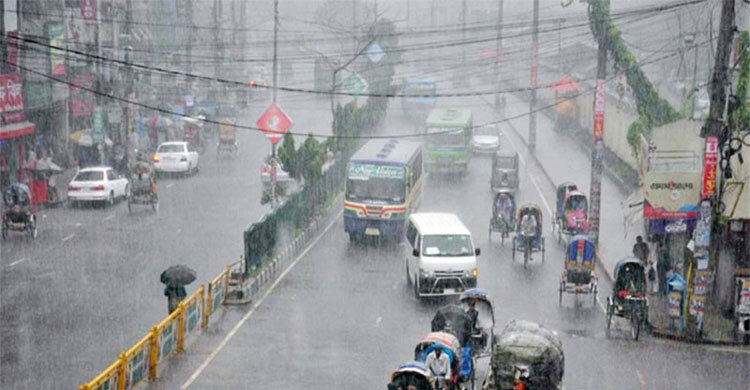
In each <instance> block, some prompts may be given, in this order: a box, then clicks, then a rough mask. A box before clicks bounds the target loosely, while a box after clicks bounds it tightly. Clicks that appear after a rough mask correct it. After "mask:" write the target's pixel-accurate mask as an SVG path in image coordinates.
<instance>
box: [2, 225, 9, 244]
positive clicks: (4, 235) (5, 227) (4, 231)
mask: <svg viewBox="0 0 750 390" xmlns="http://www.w3.org/2000/svg"><path fill="white" fill-rule="evenodd" d="M2 230H3V233H2V235H3V240H4V239H6V238H8V227H7V226H5V224H3V228H2Z"/></svg>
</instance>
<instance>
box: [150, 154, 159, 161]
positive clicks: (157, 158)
mask: <svg viewBox="0 0 750 390" xmlns="http://www.w3.org/2000/svg"><path fill="white" fill-rule="evenodd" d="M151 159H152V160H154V162H159V156H157V155H154V157H152V158H151Z"/></svg>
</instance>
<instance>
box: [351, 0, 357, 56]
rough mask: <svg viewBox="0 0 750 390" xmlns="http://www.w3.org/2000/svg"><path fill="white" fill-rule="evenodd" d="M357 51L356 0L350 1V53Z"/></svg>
mask: <svg viewBox="0 0 750 390" xmlns="http://www.w3.org/2000/svg"><path fill="white" fill-rule="evenodd" d="M355 50H357V0H352V53H354V51H355Z"/></svg>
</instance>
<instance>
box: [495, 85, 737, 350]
mask: <svg viewBox="0 0 750 390" xmlns="http://www.w3.org/2000/svg"><path fill="white" fill-rule="evenodd" d="M507 102H508V104H507V107H508V108H506V116H509V117H510V116H515V115H518V114H521V113H523V112H524V111H525V112H528V101H527V100H523V99H520V98H519V97H518V96H516V95H508V96H507ZM546 112H547V111H543V112H538V113H537V145H536V153H535V155H536V156H538V157H542V158H538V159H536V160H537V162H538V163H539V165H540V166H541V168H542V170H543V171H545V174H546V175H547V176H548V178H549V179H550V181H553V182H554V184H555V185H557V184H558V183H561V182H563V181H572V182H574V183H576V184H577V185H578V186H579V188H581V189H582V190H583V191H584V193H589V184H590V180H591V178H590V172H591V167H590V161H591V160H590V157H589V156H588V153H589V152H588V151H589V150H590V148H589V147H588V146H587V145H581V144H580V143H579V141H577V140H575V139H573V138H572V137H566V136H562V135H560V134H557V133H556V132H555V131H554V129H553V126H554V122H553V120H552V119H550V118H549V117H547V115H546ZM528 122H529V119H528V116H523V117H520V118H517V119H514V120H512V121H511V124H512V127H513V128H514V129H515V131H516V132H517V133H518V135H519V136H520V137H521V138H523V139H524V141H525V142H527V136H528V128H529V123H528ZM566 150H576V156H562V157H558V156H560V155H561V151H566ZM560 159H564V163H561V161H560ZM605 169H607V168H606V167H605ZM626 191H627V188H625V187H624V186H623V183H622V182H621V181H615V180H613V178H612V177H610V175H608V174H604V175H603V177H602V197H603V198H602V204H601V216H600V218H601V222H600V245H599V262H600V265H601V267H600V269H601V270H602V271H603V274H604V275H605V277H606V278H608V279H609V280H610V281H612V279H613V275H614V268H615V265H616V264H617V262H618V261H619V260H620V259H622V258H623V257H626V256H630V255H631V253H632V244H633V242H634V240H635V237H636V236H638V235H642V234H643V233H644V231H643V225H641V224H638V226H631V227H628V228H627V229H626V226H625V225H624V223H623V221H624V216H623V209H622V206H621V204H622V203H623V202H624V201H625V200H626V198H627V196H628V195H629V193H627V192H626ZM553 201H554V200H553ZM649 298H650V299H649V323H650V325H651V331H652V335H653V336H656V337H664V338H670V339H675V340H681V341H690V342H698V343H707V344H723V345H738V344H741V343H742V340H736V339H735V337H734V324H733V322H732V321H731V320H729V319H726V318H724V317H723V316H722V315H721V313H719V312H718V310H717V308H716V307H714V306H713V305H709V306H708V308H707V312H706V313H705V317H704V318H705V319H704V326H703V334H702V335H701V336H702V337H700V338H698V337H697V335H688V334H686V333H684V332H679V330H678V329H677V327H676V325H675V326H674V327H672V326H671V321H670V318H669V316H668V313H667V301H666V297H665V296H662V295H650V296H649Z"/></svg>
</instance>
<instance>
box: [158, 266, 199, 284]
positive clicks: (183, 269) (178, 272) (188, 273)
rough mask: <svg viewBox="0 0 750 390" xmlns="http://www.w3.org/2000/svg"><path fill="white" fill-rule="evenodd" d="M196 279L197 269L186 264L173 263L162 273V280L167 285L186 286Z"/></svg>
mask: <svg viewBox="0 0 750 390" xmlns="http://www.w3.org/2000/svg"><path fill="white" fill-rule="evenodd" d="M195 279H196V275H195V271H194V270H193V269H192V268H190V267H188V266H186V265H182V264H180V265H173V266H171V267H169V268H167V269H166V270H164V272H162V273H161V278H160V280H161V282H162V283H164V284H166V285H167V286H184V285H186V284H190V283H193V282H194V281H195Z"/></svg>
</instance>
